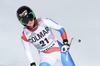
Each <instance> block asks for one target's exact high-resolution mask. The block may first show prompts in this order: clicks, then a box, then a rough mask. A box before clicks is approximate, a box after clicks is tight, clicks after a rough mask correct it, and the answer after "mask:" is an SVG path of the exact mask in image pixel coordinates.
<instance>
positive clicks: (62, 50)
mask: <svg viewBox="0 0 100 66" xmlns="http://www.w3.org/2000/svg"><path fill="white" fill-rule="evenodd" d="M69 48H70V46H69V45H63V46H62V48H61V52H67V51H68V50H69Z"/></svg>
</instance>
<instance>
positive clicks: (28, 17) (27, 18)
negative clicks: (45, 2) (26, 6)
mask: <svg viewBox="0 0 100 66" xmlns="http://www.w3.org/2000/svg"><path fill="white" fill-rule="evenodd" d="M34 18H35V17H34V14H33V12H30V13H29V14H27V15H26V16H24V17H22V18H21V19H20V22H21V24H22V25H25V26H26V24H28V22H29V21H32V20H33V19H34Z"/></svg>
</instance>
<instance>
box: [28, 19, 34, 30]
mask: <svg viewBox="0 0 100 66" xmlns="http://www.w3.org/2000/svg"><path fill="white" fill-rule="evenodd" d="M34 22H35V20H34V19H33V20H32V21H28V23H27V24H26V26H28V27H30V28H33V25H34Z"/></svg>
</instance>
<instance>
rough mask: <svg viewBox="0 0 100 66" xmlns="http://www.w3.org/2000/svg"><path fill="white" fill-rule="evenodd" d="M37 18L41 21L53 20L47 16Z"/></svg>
mask: <svg viewBox="0 0 100 66" xmlns="http://www.w3.org/2000/svg"><path fill="white" fill-rule="evenodd" d="M37 20H38V21H39V22H40V21H53V20H52V19H51V18H47V17H40V18H37Z"/></svg>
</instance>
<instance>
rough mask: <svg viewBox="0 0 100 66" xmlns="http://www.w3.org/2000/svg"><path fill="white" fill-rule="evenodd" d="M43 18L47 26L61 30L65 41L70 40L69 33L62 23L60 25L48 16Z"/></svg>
mask: <svg viewBox="0 0 100 66" xmlns="http://www.w3.org/2000/svg"><path fill="white" fill-rule="evenodd" d="M43 20H44V22H45V24H46V25H47V26H49V27H50V28H52V29H54V30H57V31H59V32H60V35H61V37H62V40H63V42H65V41H66V42H68V37H67V33H66V31H65V29H64V28H63V27H62V26H61V25H59V24H58V23H56V22H55V21H53V20H52V19H49V18H46V19H43Z"/></svg>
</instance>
